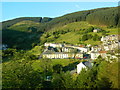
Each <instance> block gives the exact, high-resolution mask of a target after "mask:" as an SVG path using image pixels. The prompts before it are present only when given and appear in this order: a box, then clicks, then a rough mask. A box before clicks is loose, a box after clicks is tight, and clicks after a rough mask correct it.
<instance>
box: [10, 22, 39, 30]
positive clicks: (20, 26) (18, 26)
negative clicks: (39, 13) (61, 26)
mask: <svg viewBox="0 0 120 90" xmlns="http://www.w3.org/2000/svg"><path fill="white" fill-rule="evenodd" d="M39 25H40V23H38V22H33V21H21V22H18V23H16V24H14V25H12V26H11V27H9V28H8V29H12V30H17V31H28V27H38V26H39Z"/></svg>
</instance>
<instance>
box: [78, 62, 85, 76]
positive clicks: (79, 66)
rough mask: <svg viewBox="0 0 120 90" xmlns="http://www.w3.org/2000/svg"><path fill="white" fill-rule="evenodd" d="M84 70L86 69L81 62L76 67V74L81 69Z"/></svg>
mask: <svg viewBox="0 0 120 90" xmlns="http://www.w3.org/2000/svg"><path fill="white" fill-rule="evenodd" d="M83 68H85V69H86V66H85V65H84V64H83V63H82V62H81V63H79V64H78V65H77V74H79V73H80V72H81V71H82V69H83Z"/></svg>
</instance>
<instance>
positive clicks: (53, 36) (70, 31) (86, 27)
mask: <svg viewBox="0 0 120 90" xmlns="http://www.w3.org/2000/svg"><path fill="white" fill-rule="evenodd" d="M91 28H93V29H96V28H100V29H102V30H103V31H102V32H99V33H93V32H92V30H91V31H90V29H91ZM86 34H88V35H91V36H92V37H94V36H95V35H96V34H97V35H98V36H99V37H102V36H103V35H104V34H108V35H111V34H118V29H117V28H108V27H105V26H97V25H92V24H89V23H88V22H86V21H80V22H73V23H70V24H67V25H64V26H61V27H56V28H53V29H51V30H49V31H48V32H46V33H44V34H43V35H42V36H41V41H42V42H54V43H63V42H65V43H70V44H74V45H75V44H80V43H83V44H92V45H98V44H100V40H97V41H94V40H93V38H89V39H88V40H85V41H81V38H82V37H83V35H86Z"/></svg>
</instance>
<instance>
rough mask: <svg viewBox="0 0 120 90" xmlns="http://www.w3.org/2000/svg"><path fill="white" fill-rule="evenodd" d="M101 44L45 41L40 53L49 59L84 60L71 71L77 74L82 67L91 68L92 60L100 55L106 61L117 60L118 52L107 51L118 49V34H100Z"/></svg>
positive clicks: (119, 44)
mask: <svg viewBox="0 0 120 90" xmlns="http://www.w3.org/2000/svg"><path fill="white" fill-rule="evenodd" d="M101 42H102V44H101V45H96V46H92V45H90V44H88V45H70V44H61V43H45V44H44V46H45V49H44V52H43V53H42V54H41V55H40V57H42V58H49V59H79V60H85V61H86V62H80V63H79V64H78V65H77V69H75V70H73V71H71V72H77V73H78V74H79V73H80V71H81V70H82V68H87V67H88V68H91V67H92V65H93V64H92V61H94V60H96V59H97V58H98V57H99V56H101V57H102V58H103V59H105V60H106V61H109V62H110V63H112V61H110V60H113V59H114V60H116V61H118V57H117V55H118V53H115V54H111V53H109V52H115V50H118V49H119V46H120V41H119V39H118V35H108V36H102V38H101Z"/></svg>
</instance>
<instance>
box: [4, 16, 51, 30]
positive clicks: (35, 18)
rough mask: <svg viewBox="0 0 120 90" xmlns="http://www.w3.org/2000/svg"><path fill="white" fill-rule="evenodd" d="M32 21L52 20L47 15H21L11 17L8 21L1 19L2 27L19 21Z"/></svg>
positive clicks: (43, 21) (5, 27)
mask: <svg viewBox="0 0 120 90" xmlns="http://www.w3.org/2000/svg"><path fill="white" fill-rule="evenodd" d="M26 20H27V21H33V22H39V23H45V22H49V21H51V20H52V18H49V17H43V18H42V17H21V18H16V19H12V20H8V21H3V22H2V29H3V30H4V29H7V28H8V27H10V26H12V25H14V24H16V23H18V22H21V21H26Z"/></svg>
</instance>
